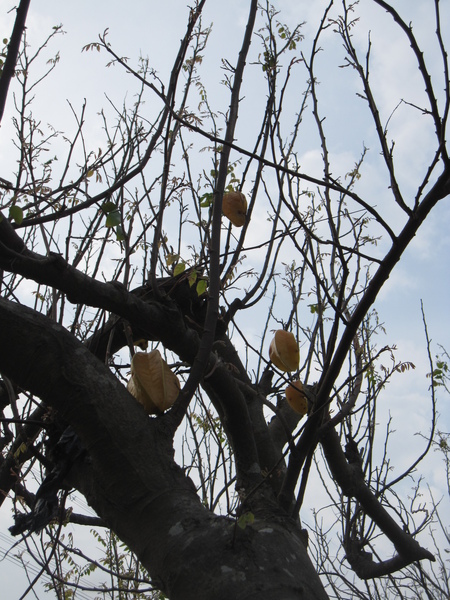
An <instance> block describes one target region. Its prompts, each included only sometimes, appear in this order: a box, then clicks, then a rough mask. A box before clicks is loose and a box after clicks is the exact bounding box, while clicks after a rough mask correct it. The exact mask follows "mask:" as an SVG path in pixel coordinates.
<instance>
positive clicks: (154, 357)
mask: <svg viewBox="0 0 450 600" xmlns="http://www.w3.org/2000/svg"><path fill="white" fill-rule="evenodd" d="M127 389H128V391H129V392H130V394H132V395H133V396H134V397H135V398H136V400H138V401H139V402H140V403H141V404H142V406H143V407H144V409H145V410H146V412H147V413H148V414H149V415H157V414H161V413H163V412H164V411H165V410H167V409H168V408H170V407H171V406H172V404H173V403H174V402H175V400H176V399H177V397H178V393H179V391H180V382H179V381H178V377H177V376H176V375H175V373H173V372H172V371H171V370H170V367H169V365H168V364H167V363H166V361H165V360H164V359H163V358H162V356H161V354H160V353H159V350H152V351H151V352H149V353H147V352H136V354H135V355H134V356H133V358H132V360H131V378H130V380H129V381H128V385H127Z"/></svg>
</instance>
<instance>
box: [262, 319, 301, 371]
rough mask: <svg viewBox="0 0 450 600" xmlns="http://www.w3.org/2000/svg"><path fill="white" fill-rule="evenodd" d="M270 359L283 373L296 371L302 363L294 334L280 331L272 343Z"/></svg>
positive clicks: (276, 333)
mask: <svg viewBox="0 0 450 600" xmlns="http://www.w3.org/2000/svg"><path fill="white" fill-rule="evenodd" d="M269 358H270V360H271V362H272V363H273V364H274V365H275V366H276V367H278V368H279V369H280V370H281V371H285V372H289V371H296V370H297V369H298V365H299V363H300V350H299V349H298V344H297V340H296V339H295V337H294V334H293V333H291V332H290V331H284V329H278V330H277V331H276V332H275V335H274V338H273V340H272V341H271V343H270V347H269Z"/></svg>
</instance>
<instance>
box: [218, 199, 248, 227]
mask: <svg viewBox="0 0 450 600" xmlns="http://www.w3.org/2000/svg"><path fill="white" fill-rule="evenodd" d="M222 212H223V214H224V215H225V216H226V217H227V219H229V220H230V221H231V222H232V223H233V225H234V226H235V227H243V226H244V224H245V219H246V215H247V200H246V199H245V196H244V194H243V193H242V192H227V193H226V194H224V195H223V200H222Z"/></svg>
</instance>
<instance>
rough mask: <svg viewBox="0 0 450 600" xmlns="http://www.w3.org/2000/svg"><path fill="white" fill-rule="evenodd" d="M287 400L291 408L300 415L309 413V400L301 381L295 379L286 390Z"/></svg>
mask: <svg viewBox="0 0 450 600" xmlns="http://www.w3.org/2000/svg"><path fill="white" fill-rule="evenodd" d="M284 393H285V395H286V400H287V401H288V403H289V406H290V407H291V408H292V409H293V410H295V412H297V413H298V414H299V415H302V417H303V416H304V415H306V414H307V413H308V398H307V397H306V394H305V392H304V391H303V384H302V382H301V381H300V380H299V379H294V380H293V381H291V383H290V384H289V385H288V386H287V388H286V390H285V392H284Z"/></svg>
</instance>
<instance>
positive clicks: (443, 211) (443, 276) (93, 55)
mask: <svg viewBox="0 0 450 600" xmlns="http://www.w3.org/2000/svg"><path fill="white" fill-rule="evenodd" d="M276 4H277V8H278V9H279V10H280V11H281V14H280V20H283V21H286V22H288V23H296V22H298V21H307V24H306V26H305V28H304V33H305V34H306V35H308V34H311V33H312V32H314V31H315V30H316V26H317V23H318V19H319V18H320V16H321V13H322V9H323V7H324V6H325V5H326V4H328V2H323V1H322V0H316V1H315V2H310V1H309V0H280V1H278V2H277V3H276ZM394 4H395V6H396V7H397V10H399V12H400V13H401V14H404V15H405V16H406V21H408V22H409V21H412V23H413V26H414V31H415V33H416V35H417V37H418V39H419V41H420V42H421V43H423V44H424V47H425V48H426V50H428V51H429V52H434V51H435V50H436V47H435V42H434V38H433V31H434V29H435V27H434V24H433V4H434V3H433V2H431V1H429V0H424V1H421V2H417V1H415V2H411V1H410V0H402V1H395V2H394ZM441 4H442V5H443V6H442V10H443V11H446V12H447V15H443V18H442V22H443V23H444V24H446V23H449V22H450V14H448V13H449V12H450V11H449V6H448V3H441ZM12 6H13V3H12V2H10V1H8V0H3V2H2V8H0V11H1V12H0V35H1V37H2V38H5V37H7V38H9V37H10V32H11V29H12V24H13V18H14V12H10V13H9V14H8V13H7V9H8V8H10V7H12ZM247 12H248V2H243V1H242V0H231V1H230V0H229V1H227V2H221V1H219V0H209V2H208V1H207V3H206V8H205V11H204V16H203V24H204V25H205V26H206V25H209V24H210V23H213V33H212V35H211V38H210V41H209V45H208V48H209V50H208V52H207V53H206V55H205V59H204V61H203V64H202V66H201V76H202V78H203V80H204V82H205V83H206V84H207V85H209V86H210V89H211V95H210V101H211V103H212V104H213V106H214V108H215V109H218V110H223V111H225V110H226V109H227V105H228V101H229V99H228V95H227V94H226V93H224V89H223V87H221V86H220V83H219V82H220V80H221V79H222V77H223V73H222V71H221V69H220V64H221V63H220V61H221V58H226V59H228V60H229V61H230V62H231V63H234V62H235V60H236V56H237V52H238V50H239V46H240V43H241V39H242V34H243V31H244V27H245V24H246V18H247ZM360 12H361V17H362V18H361V24H360V27H358V28H357V29H356V30H355V33H354V36H355V42H356V43H357V44H360V45H361V47H363V46H364V45H365V44H366V43H367V35H368V30H369V29H370V30H371V36H372V42H373V45H374V47H375V48H376V50H374V61H373V64H372V77H373V81H374V82H376V83H377V92H378V94H379V96H378V98H379V100H380V102H381V109H382V110H381V112H382V118H383V119H384V120H385V119H387V117H388V116H389V114H391V112H392V111H393V110H394V108H395V106H396V105H397V103H398V100H399V94H401V97H406V98H407V99H408V100H409V101H411V102H413V101H414V102H417V103H419V104H420V103H421V100H423V87H424V86H423V82H421V81H420V80H419V73H418V70H417V66H416V64H415V63H414V61H413V60H411V58H410V53H409V47H408V43H407V42H406V41H405V40H404V39H403V37H402V36H400V35H399V33H398V30H397V29H396V28H395V27H394V25H393V23H392V20H391V19H390V18H389V17H388V16H386V15H385V14H384V12H383V11H382V10H381V9H380V8H379V7H376V6H372V3H371V2H368V1H367V0H364V1H363V2H362V6H361V10H360ZM187 15H188V9H187V8H186V6H185V3H184V1H183V0H166V1H165V2H160V1H157V0H129V1H128V2H127V3H126V10H124V6H123V3H113V2H110V1H107V0H96V1H95V2H92V0H89V1H88V0H78V1H77V2H68V1H66V2H61V1H60V0H31V7H30V11H29V16H28V22H27V39H28V42H29V43H30V44H31V46H32V47H33V46H34V45H35V44H38V43H39V42H41V41H42V40H43V39H44V38H45V36H46V35H47V34H48V33H49V32H50V31H51V28H52V27H53V26H54V25H59V24H62V25H63V29H64V31H65V32H66V33H65V35H64V36H61V37H59V38H58V39H57V40H56V41H54V42H53V43H52V45H51V47H50V48H49V49H48V57H51V56H52V55H54V54H55V52H56V51H59V52H60V55H61V58H60V64H59V66H58V68H57V70H56V71H55V72H54V74H53V75H52V78H51V80H50V81H49V82H48V86H47V90H46V92H45V95H44V94H43V93H42V90H41V95H40V97H38V98H37V101H36V106H35V111H36V113H38V114H42V121H43V122H44V123H45V122H51V123H52V125H54V126H55V127H56V128H58V129H61V130H67V129H69V130H70V129H72V130H73V129H74V127H75V123H74V122H73V117H72V116H71V111H70V108H69V106H68V104H67V100H70V102H71V103H72V105H73V106H74V107H76V108H77V109H79V108H80V107H81V105H82V103H83V100H84V99H85V98H86V99H87V121H88V122H89V123H91V124H92V125H91V127H92V129H91V136H92V139H93V140H95V136H96V135H98V136H99V137H100V129H99V125H98V120H96V115H97V112H98V111H99V110H100V109H101V108H102V107H104V106H105V104H106V99H105V93H106V94H107V95H108V97H110V98H111V99H112V100H113V101H114V102H117V104H119V105H120V104H121V102H122V99H123V98H124V96H125V95H126V94H127V93H129V92H130V90H129V89H128V86H129V85H130V78H129V77H128V76H126V75H125V74H124V73H123V72H121V71H120V70H119V68H117V67H112V68H109V69H106V68H105V64H106V62H107V61H108V60H109V59H108V58H107V57H106V56H105V55H104V54H102V53H97V52H89V53H85V52H83V53H82V52H81V49H82V47H83V46H84V45H85V44H87V43H89V42H93V41H96V39H97V37H98V34H99V33H102V32H103V31H104V30H105V29H106V28H109V41H110V43H111V45H112V47H113V48H114V49H115V50H116V51H117V53H118V54H119V55H124V56H127V57H129V58H130V60H131V64H136V63H137V58H138V56H139V55H140V54H142V55H144V56H148V57H149V60H150V63H151V65H152V66H153V67H154V68H155V69H156V70H157V71H158V72H159V74H160V76H161V78H162V79H163V80H167V75H168V74H169V72H170V68H171V66H172V63H173V59H174V57H175V56H176V53H177V51H178V45H179V41H180V39H181V37H182V36H183V35H184V32H185V24H186V18H187ZM445 17H447V18H445ZM449 38H450V30H449V29H448V28H447V31H446V39H447V42H448V47H450V39H449ZM323 41H324V44H326V45H328V44H329V48H332V49H333V53H332V54H331V55H330V54H327V53H326V52H324V53H323V57H319V60H320V59H322V65H321V86H322V89H321V92H323V96H322V98H323V104H322V106H323V110H324V113H325V114H327V119H329V120H330V121H331V122H334V123H335V125H334V129H332V130H329V134H330V147H331V149H332V154H333V157H334V159H335V161H336V164H339V161H342V162H345V161H347V162H350V163H351V161H352V160H353V161H354V160H356V159H357V158H358V156H357V152H358V149H359V150H360V149H361V145H360V144H361V140H363V141H364V143H365V144H366V145H367V146H368V147H371V149H373V152H372V154H371V156H370V158H369V159H368V161H367V162H368V166H367V169H366V171H365V175H364V178H363V180H362V182H361V186H362V187H361V188H360V189H361V190H362V191H363V192H364V193H365V195H363V197H364V198H365V199H366V200H368V201H373V202H374V203H377V201H380V202H381V201H382V197H383V194H385V193H386V186H385V183H384V179H383V177H384V175H383V177H380V175H379V170H378V167H379V155H378V151H377V150H376V140H375V137H374V133H373V131H371V130H370V128H368V129H367V131H365V130H361V128H362V127H366V125H364V124H363V122H362V121H361V124H360V120H359V114H358V112H357V110H355V107H357V106H359V105H358V104H357V99H356V92H357V91H358V89H357V86H356V84H355V83H354V80H353V79H351V78H350V73H347V72H346V71H345V70H339V68H338V66H339V64H340V63H341V62H342V59H343V51H341V50H340V44H339V43H338V42H337V41H336V39H335V37H333V34H332V32H331V31H330V32H329V33H327V34H326V36H325V37H324V40H323ZM305 43H310V41H309V42H308V40H306V42H305ZM326 49H327V48H326V46H325V50H326ZM253 52H257V50H256V46H255V48H254V49H253ZM330 56H331V57H332V58H330ZM430 56H432V55H430ZM425 58H427V55H426V57H425ZM327 61H329V63H328V62H327ZM333 61H334V62H333ZM428 66H429V67H430V69H431V71H432V74H433V75H435V76H438V75H439V72H440V63H439V61H438V60H437V59H436V58H434V59H429V60H428ZM133 85H134V84H133ZM340 86H355V88H354V92H355V104H354V105H353V104H351V105H346V106H343V105H341V104H339V103H337V102H336V101H335V97H336V95H337V94H336V93H335V92H336V90H339V89H340ZM133 89H135V88H133ZM351 89H352V88H351ZM436 93H438V94H442V93H443V90H442V86H441V80H440V82H439V87H438V88H437V89H436ZM441 99H442V97H441ZM153 101H154V102H156V101H157V100H156V99H154V100H153ZM287 102H289V98H288V99H287ZM422 103H423V102H422ZM12 111H13V103H12V96H10V98H9V100H8V104H7V107H6V112H5V115H4V119H3V125H2V128H1V130H0V164H2V169H4V168H5V165H7V164H8V161H9V151H10V150H9V149H10V142H9V140H10V138H11V136H12V128H11V125H10V123H9V121H10V119H11V116H12ZM413 114H414V113H413V109H411V111H410V112H409V113H408V111H403V112H402V113H401V114H399V116H398V118H395V119H393V122H392V125H391V129H390V132H391V135H392V137H393V138H395V139H396V148H397V153H398V156H399V160H398V167H397V173H398V174H399V178H400V181H401V182H402V184H403V185H404V189H405V190H410V191H411V193H413V192H414V189H415V186H416V185H417V182H418V181H419V180H420V177H421V176H423V173H424V169H425V168H426V166H427V163H425V161H426V160H428V159H429V151H430V148H434V139H432V135H431V134H430V133H429V130H428V129H427V128H426V127H425V126H424V125H423V121H422V120H421V119H420V117H419V115H418V113H416V115H417V116H416V117H414V118H412V119H411V115H413ZM249 127H251V115H250V114H249V116H248V121H246V119H244V118H241V119H240V121H239V124H238V139H237V143H238V144H239V145H243V146H245V147H249V148H251V147H252V140H251V139H249V138H251V133H250V134H249V129H248V128H249ZM246 136H247V137H246ZM302 165H303V168H304V170H305V172H309V173H310V174H313V175H316V176H320V175H321V169H322V165H321V162H320V146H319V145H318V143H317V142H314V141H313V140H311V142H310V143H309V144H307V145H306V147H305V153H304V156H303V161H302ZM10 168H11V169H13V168H14V165H13V164H11V165H10ZM0 176H2V177H5V178H6V179H11V176H10V175H9V173H7V172H5V171H4V170H2V172H1V173H0ZM378 199H379V200H378ZM395 218H396V216H395V214H394V213H393V219H395ZM449 223H450V206H449V203H448V202H447V201H444V202H441V204H440V205H438V207H437V208H436V209H435V210H434V212H433V213H432V215H431V216H430V217H429V219H428V220H427V222H426V223H425V225H424V226H423V227H422V229H421V230H420V232H419V234H418V235H417V237H416V239H415V240H414V241H413V243H412V244H411V246H410V248H409V249H408V250H407V252H406V253H405V256H404V257H403V258H402V261H401V263H400V264H399V265H398V266H397V267H396V269H395V271H394V273H393V275H392V276H391V278H390V279H389V281H388V283H387V284H386V286H385V288H384V289H383V291H382V293H381V294H380V297H379V298H378V300H377V303H376V308H377V310H378V312H379V314H380V319H381V321H383V322H384V323H385V324H386V328H387V335H386V338H385V340H380V345H385V344H395V345H396V346H397V347H398V353H397V356H398V358H401V359H402V360H410V361H412V362H414V363H415V364H416V367H417V368H416V370H415V371H413V372H410V373H408V374H403V375H399V376H398V377H396V378H394V379H393V381H392V383H391V384H390V386H389V392H388V394H386V395H385V396H384V398H385V400H384V401H385V402H386V404H389V406H388V405H386V406H385V407H384V408H385V409H386V414H387V410H388V409H389V410H390V411H391V413H392V414H393V416H394V417H399V418H400V421H401V422H402V425H403V427H404V429H403V431H402V441H401V443H399V446H398V456H397V459H398V461H399V463H400V464H404V465H406V463H407V460H408V457H409V456H410V452H411V450H412V451H413V452H417V448H419V447H420V445H421V443H422V442H421V440H420V439H419V438H418V437H417V436H414V434H415V433H416V432H417V431H418V430H419V429H422V430H423V431H424V432H426V431H427V422H428V421H427V420H428V419H429V407H430V400H429V395H428V393H427V388H428V385H429V381H428V380H427V378H426V373H427V372H428V371H429V366H428V363H427V359H426V345H425V338H424V333H423V325H422V321H421V309H420V302H421V300H423V303H424V308H425V311H426V316H427V321H428V328H429V333H430V336H431V337H432V339H433V342H434V344H435V345H434V350H437V347H436V344H438V343H439V344H442V345H444V346H446V347H447V349H449V350H450V315H449V309H448V304H449V303H448V297H449V291H450V290H449V287H450V267H449V257H450V234H449ZM449 401H450V399H449V398H446V397H443V396H442V398H441V405H440V412H441V417H440V419H441V420H440V428H441V429H442V430H444V431H449V430H450V417H449V415H450V410H449V408H448V405H449ZM405 415H407V416H408V419H405V418H404V417H405ZM405 439H407V440H408V444H405V443H404V440H405ZM433 459H434V460H435V461H436V456H434V457H433ZM436 465H437V466H436V469H434V472H433V473H431V472H430V473H429V474H427V476H429V479H428V480H429V482H430V484H431V485H432V487H433V489H434V490H435V492H436V493H437V495H438V496H439V495H440V494H441V493H444V487H443V480H442V474H443V470H442V469H441V465H440V463H439V459H437V463H436ZM11 522H12V517H11V514H10V513H8V512H5V511H4V510H3V512H0V548H2V549H3V550H4V549H6V548H7V546H8V538H7V537H6V536H8V532H7V528H8V526H10V525H11ZM5 534H6V535H5ZM6 580H7V581H8V582H9V583H8V587H9V586H11V588H10V589H11V592H10V595H9V598H11V599H14V598H18V597H20V594H21V593H22V592H23V590H24V589H25V587H26V585H27V584H26V582H25V581H24V580H23V574H22V573H21V571H20V570H16V571H13V564H12V563H11V562H10V561H8V560H3V562H0V581H2V584H3V582H4V581H6ZM13 580H14V582H13ZM86 597H89V595H87V596H86Z"/></svg>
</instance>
